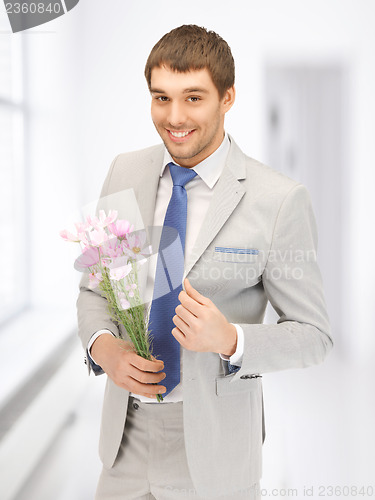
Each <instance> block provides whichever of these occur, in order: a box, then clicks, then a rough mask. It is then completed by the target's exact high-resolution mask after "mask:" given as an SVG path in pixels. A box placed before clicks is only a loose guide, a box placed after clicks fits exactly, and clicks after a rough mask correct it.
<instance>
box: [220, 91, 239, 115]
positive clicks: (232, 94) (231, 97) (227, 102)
mask: <svg viewBox="0 0 375 500" xmlns="http://www.w3.org/2000/svg"><path fill="white" fill-rule="evenodd" d="M235 98H236V90H235V88H234V85H232V87H229V89H227V90H226V91H225V94H224V97H223V100H222V105H223V111H224V113H226V112H227V111H229V110H230V108H231V107H232V106H233V104H234V101H235Z"/></svg>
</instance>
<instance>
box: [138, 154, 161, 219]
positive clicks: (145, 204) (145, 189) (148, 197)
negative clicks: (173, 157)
mask: <svg viewBox="0 0 375 500" xmlns="http://www.w3.org/2000/svg"><path fill="white" fill-rule="evenodd" d="M163 157H164V146H163V145H160V148H159V149H157V151H156V152H153V154H152V156H151V157H149V158H147V159H146V161H145V162H144V165H143V168H142V171H141V172H142V173H141V175H140V176H139V178H138V182H137V184H136V187H135V195H136V198H137V201H138V205H139V209H140V211H141V215H142V220H143V224H144V227H151V226H153V223H154V214H155V203H156V193H157V190H158V185H159V180H160V169H161V165H162V162H163Z"/></svg>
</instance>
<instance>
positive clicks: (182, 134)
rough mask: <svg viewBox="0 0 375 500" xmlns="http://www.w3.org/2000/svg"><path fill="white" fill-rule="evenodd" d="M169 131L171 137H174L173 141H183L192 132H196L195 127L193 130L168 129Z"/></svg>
mask: <svg viewBox="0 0 375 500" xmlns="http://www.w3.org/2000/svg"><path fill="white" fill-rule="evenodd" d="M166 130H167V132H168V135H169V137H170V138H171V139H172V141H175V142H182V141H185V140H187V139H188V138H189V137H190V136H191V134H192V133H193V132H194V129H192V130H169V129H166Z"/></svg>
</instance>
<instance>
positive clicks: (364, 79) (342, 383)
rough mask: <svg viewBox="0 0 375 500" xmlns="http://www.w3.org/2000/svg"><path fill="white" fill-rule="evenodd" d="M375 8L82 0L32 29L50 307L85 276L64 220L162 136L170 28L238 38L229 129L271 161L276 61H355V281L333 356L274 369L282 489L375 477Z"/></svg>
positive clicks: (342, 3) (269, 393) (271, 481)
mask: <svg viewBox="0 0 375 500" xmlns="http://www.w3.org/2000/svg"><path fill="white" fill-rule="evenodd" d="M374 14H375V4H374V2H373V1H372V0H356V1H354V0H304V1H301V0H283V1H282V2H280V0H263V1H259V0H257V1H256V0H246V1H245V0H244V1H240V0H233V1H232V2H226V1H222V0H216V1H212V0H207V1H204V2H202V1H199V2H198V1H196V0H192V1H190V2H188V3H186V4H182V3H181V2H170V1H165V0H159V1H158V2H156V3H154V2H150V1H149V0H138V1H137V2H135V1H128V0H111V1H110V2H105V1H104V0H86V1H85V0H81V1H80V3H79V4H78V6H77V7H76V8H75V9H73V10H72V11H71V12H70V13H69V14H68V15H66V16H63V17H62V18H60V19H58V20H56V21H53V22H52V23H50V24H49V25H48V29H50V30H55V33H49V34H46V33H45V34H43V33H39V34H37V33H35V34H33V35H31V34H23V35H20V36H23V37H24V41H25V43H26V46H27V50H28V53H29V55H30V61H31V63H30V69H29V79H28V88H29V97H30V103H31V110H30V113H31V117H32V121H31V125H32V128H31V132H32V135H31V147H30V168H31V169H32V183H31V186H30V187H31V192H32V199H33V211H32V220H33V235H34V239H33V241H32V258H33V265H34V279H33V284H34V285H33V297H34V302H35V303H44V304H47V305H52V304H55V303H56V301H61V302H62V303H68V302H70V301H73V300H74V299H75V297H74V294H75V288H74V287H75V280H76V278H75V277H73V271H71V269H72V267H71V262H70V260H69V258H68V251H67V247H66V246H64V245H62V243H61V242H60V240H59V238H58V237H57V236H56V235H57V231H58V229H60V227H63V225H64V224H65V221H67V220H68V219H69V213H70V212H71V211H72V210H73V209H75V208H78V207H79V206H80V205H81V204H84V203H87V202H89V201H92V200H93V199H94V198H95V197H97V196H98V194H99V191H100V187H101V184H102V181H103V179H104V177H105V174H106V171H107V169H108V166H109V164H110V162H111V160H112V159H113V157H114V156H115V155H116V154H118V153H119V152H122V151H128V150H133V149H138V148H142V147H145V146H148V145H151V144H154V143H157V142H159V138H158V135H157V134H156V132H155V131H154V129H153V125H152V122H151V119H150V117H149V104H150V103H149V96H148V91H147V86H146V83H145V81H144V77H143V68H144V64H145V61H146V58H147V55H148V53H149V51H150V49H151V47H152V46H153V44H154V43H156V41H157V40H158V39H159V38H160V37H161V36H162V35H163V34H164V33H165V32H166V31H169V30H170V29H172V28H173V27H176V26H178V25H180V24H188V23H195V24H199V25H204V26H206V27H208V28H211V29H214V30H215V31H217V32H218V33H220V34H221V35H222V36H223V37H224V38H225V39H226V40H227V41H228V42H229V44H230V45H231V47H232V50H233V54H234V57H235V60H236V69H237V73H236V79H237V102H236V105H235V107H234V108H233V109H232V110H231V112H230V116H228V119H227V130H228V131H229V132H230V133H231V134H232V135H233V136H234V137H235V139H236V141H237V142H238V143H239V145H240V146H241V147H242V149H243V150H244V151H245V152H246V153H247V154H249V155H250V156H253V157H255V158H257V159H259V160H263V159H264V158H265V150H264V130H265V126H264V108H263V105H264V101H263V98H264V95H263V83H264V82H263V68H264V65H265V64H266V63H267V61H269V60H275V59H276V60H283V61H314V60H315V61H336V60H337V59H339V60H343V61H345V62H346V63H347V64H348V66H349V68H350V102H349V103H348V112H349V124H348V126H349V134H348V140H349V151H350V155H349V159H348V166H349V169H348V172H343V185H344V189H345V193H344V194H345V199H346V214H347V218H346V220H343V221H341V223H342V225H343V229H344V234H345V240H346V241H345V245H344V247H343V248H342V252H343V256H344V259H343V261H344V263H345V265H344V268H343V269H342V272H343V281H344V287H343V288H344V289H343V290H338V291H337V293H341V294H342V295H343V302H344V306H345V307H344V310H343V311H342V315H343V323H344V324H345V325H346V327H345V328H344V330H343V331H335V332H333V334H334V338H335V340H336V348H335V351H334V352H333V353H332V355H331V356H330V358H329V359H328V360H327V363H326V364H325V365H323V366H322V367H316V368H312V369H309V370H306V371H295V372H285V373H279V374H270V375H267V376H265V377H264V386H265V408H266V422H267V426H268V437H267V441H266V445H265V467H264V476H265V482H264V483H265V485H267V486H270V487H275V488H276V487H281V486H285V487H287V488H288V487H289V488H293V487H299V488H302V486H303V484H304V485H307V486H312V485H314V486H315V488H318V486H319V485H323V486H324V485H325V486H329V485H333V486H335V485H338V486H340V485H341V486H344V485H351V484H359V482H361V484H362V483H363V484H364V485H367V484H371V480H372V479H373V476H372V475H371V474H373V470H374V465H375V460H374V452H373V451H372V450H373V449H374V448H375V442H374V441H375V439H374V437H375V436H374V431H373V420H374V418H373V417H374V408H375V402H374V394H375V391H374V390H373V383H372V380H373V372H374V369H373V362H372V360H373V358H374V343H375V340H374V338H375V336H374V335H373V316H372V311H373V304H372V302H373V297H374V293H373V288H374V285H373V283H374V264H373V259H372V250H373V249H372V242H373V236H372V227H373V222H372V220H370V214H372V213H374V212H375V211H374V208H375V207H374V205H375V197H374V195H373V191H374V188H373V186H374V177H375V176H374V167H373V166H374V165H375V141H374V139H373V135H374V127H373V118H374V116H375V99H374V88H375V60H374V56H373V48H374V46H375V31H374V30H373V24H374ZM46 29H47V28H46ZM39 30H40V31H43V30H42V29H41V28H39ZM331 188H332V189H337V186H331ZM300 491H302V490H300ZM315 493H316V494H317V490H316V491H315ZM301 496H302V494H301V495H299V497H300V498H301ZM316 498H318V497H316Z"/></svg>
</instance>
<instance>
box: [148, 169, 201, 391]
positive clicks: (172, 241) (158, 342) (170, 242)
mask: <svg viewBox="0 0 375 500" xmlns="http://www.w3.org/2000/svg"><path fill="white" fill-rule="evenodd" d="M168 166H169V171H170V173H171V176H172V180H173V192H172V196H171V199H170V201H169V205H168V208H167V212H166V214H165V219H164V225H163V230H162V235H161V238H160V245H159V254H158V261H157V265H156V275H155V286H154V295H153V300H152V305H151V311H150V330H151V336H152V351H153V354H154V356H155V357H157V358H158V359H161V360H162V361H164V370H163V371H164V372H165V374H166V378H165V379H164V380H163V381H162V384H163V385H165V387H166V388H167V391H166V392H165V393H164V394H163V396H166V395H167V394H169V393H170V392H171V391H172V390H173V389H174V388H175V387H176V385H177V384H178V383H179V382H180V344H179V343H178V342H177V340H176V339H175V338H174V336H173V335H172V333H171V331H172V329H173V328H174V327H175V325H174V323H173V321H172V318H173V316H174V315H175V314H176V313H175V309H176V307H177V306H178V304H179V300H178V294H179V293H180V292H181V290H182V278H183V274H184V251H185V234H186V215H187V194H186V190H185V187H184V186H185V185H186V184H187V183H188V182H189V181H191V180H192V179H193V178H194V177H195V176H196V175H197V173H196V172H194V170H190V169H189V168H185V167H179V166H178V165H175V164H174V163H169V164H168ZM178 236H179V238H178Z"/></svg>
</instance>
